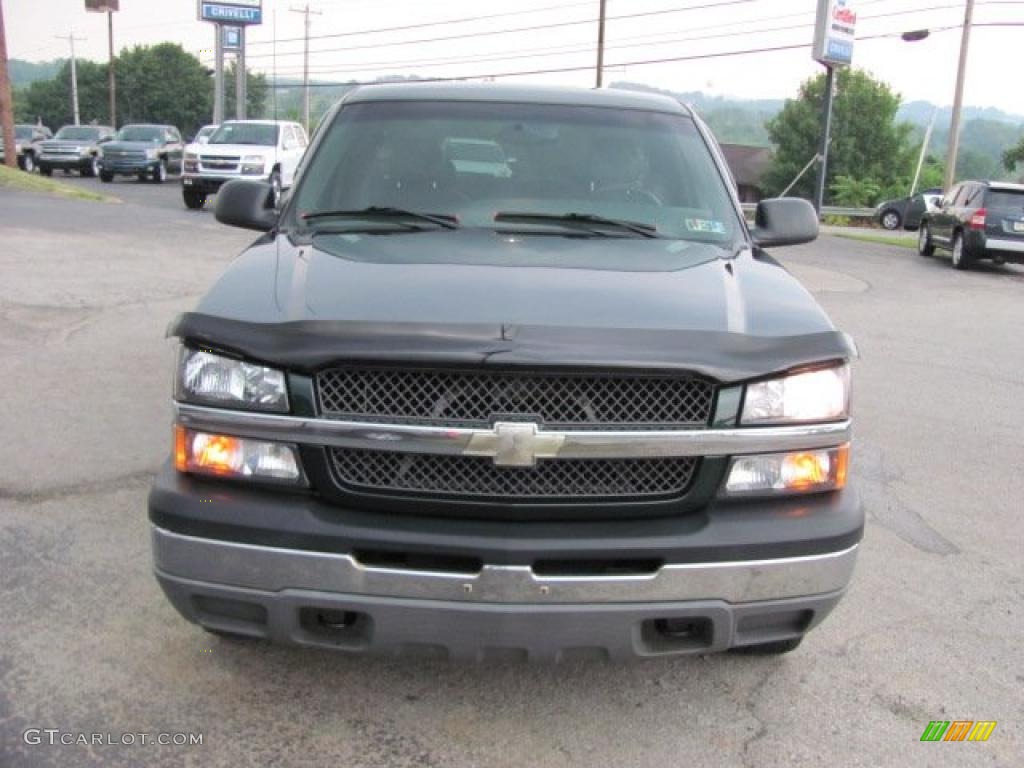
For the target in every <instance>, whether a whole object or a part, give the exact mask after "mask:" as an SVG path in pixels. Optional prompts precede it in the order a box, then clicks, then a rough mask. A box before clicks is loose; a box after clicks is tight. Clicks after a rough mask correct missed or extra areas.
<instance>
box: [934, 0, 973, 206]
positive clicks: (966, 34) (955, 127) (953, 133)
mask: <svg viewBox="0 0 1024 768" xmlns="http://www.w3.org/2000/svg"><path fill="white" fill-rule="evenodd" d="M973 16H974V0H967V9H966V10H965V11H964V30H963V35H962V36H961V38H960V66H959V68H958V69H957V73H956V95H955V96H954V97H953V121H952V123H950V126H949V151H948V152H946V180H945V183H944V184H943V185H942V186H943V191H944V192H949V190H950V189H952V188H953V182H954V181H956V156H957V154H958V153H959V151H960V112H961V111H962V110H963V106H964V80H965V79H966V76H967V49H968V47H969V45H970V42H971V19H972V17H973Z"/></svg>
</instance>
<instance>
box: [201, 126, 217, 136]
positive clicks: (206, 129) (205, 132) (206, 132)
mask: <svg viewBox="0 0 1024 768" xmlns="http://www.w3.org/2000/svg"><path fill="white" fill-rule="evenodd" d="M216 130H217V126H216V125H205V126H203V127H202V128H200V129H199V133H197V134H196V138H197V139H201V138H203V137H204V136H210V135H212V134H213V132H214V131H216Z"/></svg>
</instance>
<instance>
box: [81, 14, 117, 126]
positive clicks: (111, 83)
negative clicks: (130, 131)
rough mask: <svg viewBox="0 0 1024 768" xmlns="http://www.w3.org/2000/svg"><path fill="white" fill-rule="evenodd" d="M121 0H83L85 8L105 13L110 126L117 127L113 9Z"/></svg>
mask: <svg viewBox="0 0 1024 768" xmlns="http://www.w3.org/2000/svg"><path fill="white" fill-rule="evenodd" d="M120 5H121V0H85V10H87V11H91V12H92V13H105V14H107V96H108V98H109V107H110V127H111V128H117V77H116V75H115V73H114V11H119V10H121V8H120Z"/></svg>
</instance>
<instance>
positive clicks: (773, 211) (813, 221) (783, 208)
mask: <svg viewBox="0 0 1024 768" xmlns="http://www.w3.org/2000/svg"><path fill="white" fill-rule="evenodd" d="M750 236H751V237H752V238H753V239H754V245H757V246H759V247H761V248H772V247H776V248H777V247H780V246H783V245H800V244H801V243H809V242H811V241H812V240H814V239H816V238H817V237H818V214H817V213H816V212H815V210H814V206H812V205H811V204H810V203H809V202H807V201H806V200H801V199H800V198H797V197H778V198H774V199H772V200H762V201H761V202H760V203H758V204H757V212H756V213H755V214H754V227H753V229H751V230H750Z"/></svg>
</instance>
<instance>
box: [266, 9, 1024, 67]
mask: <svg viewBox="0 0 1024 768" xmlns="http://www.w3.org/2000/svg"><path fill="white" fill-rule="evenodd" d="M993 4H1004V5H1005V4H1009V5H1022V4H1024V2H1022V1H1021V0H1015V1H1014V2H1005V0H1004V1H1003V2H998V1H997V2H994V3H993ZM959 7H960V6H956V5H950V6H933V7H932V8H931V9H930V10H944V9H946V8H959ZM919 10H920V9H919ZM919 10H918V11H909V12H908V11H895V12H887V13H880V14H875V15H873V16H866V17H863V20H864V21H870V20H874V19H883V18H889V17H893V16H901V15H905V14H907V13H916V12H919ZM807 15H808V14H807V13H800V14H789V16H791V17H792V16H807ZM775 18H784V17H775ZM766 20H768V19H758V20H752V21H751V22H730V23H727V24H717V25H710V26H706V27H695V28H691V29H690V30H689V31H691V32H698V31H704V30H712V29H722V28H725V27H734V26H737V25H738V24H746V23H753V21H766ZM813 26H814V24H813V23H806V24H790V25H785V26H776V27H759V28H757V29H749V30H738V31H730V32H723V33H719V34H714V35H697V36H690V37H681V38H674V39H670V40H662V41H658V42H657V43H654V45H672V44H676V43H683V42H693V41H703V40H714V39H718V38H723V37H740V36H745V35H752V34H764V33H774V32H789V31H796V30H802V29H809V28H812V27H813ZM643 37H647V36H643ZM624 39H627V40H628V39H631V38H624ZM639 45H642V44H639V43H638V44H617V45H608V46H606V48H607V49H608V50H613V49H624V48H635V47H638V46H639ZM592 50H593V46H592V45H591V44H589V43H580V44H575V45H572V46H563V47H562V49H561V50H560V49H558V48H547V47H541V48H528V49H518V50H509V51H504V52H502V54H503V55H493V56H492V55H484V56H464V57H456V58H451V57H441V58H434V59H425V60H413V61H408V60H407V61H395V60H393V59H392V60H388V61H377V62H360V63H359V64H353V65H351V66H333V65H327V68H325V67H323V66H321V67H319V68H317V73H318V74H335V73H339V72H367V71H373V70H375V69H379V68H381V67H386V68H388V69H396V68H410V67H418V68H433V67H439V66H450V65H453V64H478V63H486V62H496V61H511V60H515V59H522V58H532V57H533V56H534V54H536V53H539V52H542V53H545V54H547V55H548V56H568V55H574V54H584V53H590V52H591V51H592ZM287 70H288V68H286V71H287Z"/></svg>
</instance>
